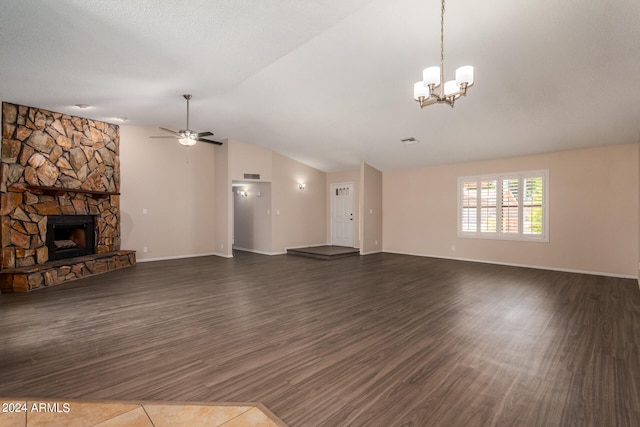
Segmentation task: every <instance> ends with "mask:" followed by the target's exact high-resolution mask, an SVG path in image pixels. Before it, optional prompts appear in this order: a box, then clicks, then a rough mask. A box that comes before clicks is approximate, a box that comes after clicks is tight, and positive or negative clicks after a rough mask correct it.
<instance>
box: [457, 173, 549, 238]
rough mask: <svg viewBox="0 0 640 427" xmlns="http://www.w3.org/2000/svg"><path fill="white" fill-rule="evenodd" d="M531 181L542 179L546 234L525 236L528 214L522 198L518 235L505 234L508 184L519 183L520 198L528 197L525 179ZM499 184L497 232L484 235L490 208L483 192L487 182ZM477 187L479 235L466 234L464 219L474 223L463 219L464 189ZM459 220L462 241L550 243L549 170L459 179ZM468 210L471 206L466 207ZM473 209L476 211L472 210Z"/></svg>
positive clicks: (518, 218)
mask: <svg viewBox="0 0 640 427" xmlns="http://www.w3.org/2000/svg"><path fill="white" fill-rule="evenodd" d="M527 178H542V202H541V204H542V232H541V233H540V234H525V233H524V230H523V228H524V221H523V218H524V211H525V209H524V208H525V207H526V205H525V203H524V201H523V198H522V197H519V198H518V199H519V200H518V203H517V209H518V217H517V221H518V231H517V232H516V233H514V232H504V231H502V221H503V218H502V208H503V203H502V195H503V191H502V185H503V181H504V180H514V179H517V180H518V194H519V195H522V194H524V191H523V189H524V185H525V179H527ZM490 181H495V182H496V201H495V205H496V212H495V224H496V225H495V231H481V229H482V209H481V208H482V207H483V206H489V205H488V204H487V205H483V203H482V202H483V199H482V197H481V196H480V195H481V192H482V183H483V182H490ZM472 182H475V183H476V192H477V197H476V201H475V210H476V211H475V215H476V218H475V231H464V230H463V219H464V220H465V221H468V222H467V223H473V221H469V215H468V213H467V215H463V209H465V206H464V203H463V200H464V192H463V186H464V184H465V183H472ZM457 197H458V201H457V207H458V213H457V220H458V225H457V229H458V237H469V238H477V239H497V240H518V241H527V242H549V170H548V169H542V170H534V171H521V172H510V173H497V174H484V175H473V176H461V177H458V190H457ZM466 208H467V209H469V208H470V206H468V205H467V206H466ZM471 208H473V207H471Z"/></svg>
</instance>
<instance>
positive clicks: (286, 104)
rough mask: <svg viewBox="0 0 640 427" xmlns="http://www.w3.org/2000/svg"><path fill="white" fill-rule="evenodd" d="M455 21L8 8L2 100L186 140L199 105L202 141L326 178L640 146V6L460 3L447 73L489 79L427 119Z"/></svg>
mask: <svg viewBox="0 0 640 427" xmlns="http://www.w3.org/2000/svg"><path fill="white" fill-rule="evenodd" d="M439 25H440V2H439V0H393V1H391V0H318V1H301V0H243V1H234V0H183V1H177V0H175V1H161V0H136V1H125V0H113V1H102V0H58V1H55V2H54V1H43V0H40V1H36V0H7V1H2V2H0V99H1V100H3V101H8V102H14V103H19V104H25V105H30V106H36V107H41V108H47V109H51V110H53V111H58V112H63V113H69V114H73V115H80V116H85V117H89V118H94V119H98V120H104V121H109V122H114V120H113V118H114V117H127V118H128V119H129V120H128V121H127V122H126V123H125V126H126V125H153V126H157V125H160V126H165V127H170V128H174V129H180V128H183V127H184V125H185V101H184V99H183V98H182V94H184V93H191V94H193V99H192V101H191V123H190V125H191V126H190V127H191V128H192V129H194V130H197V131H203V130H212V131H214V132H215V138H218V139H224V138H234V139H239V140H241V141H244V142H248V143H251V144H255V145H259V146H263V147H267V148H271V149H273V150H275V151H277V152H280V153H282V154H285V155H288V156H290V157H293V158H295V159H297V160H300V161H302V162H305V163H307V164H310V165H312V166H315V167H317V168H319V169H321V170H325V171H337V170H343V169H348V168H352V167H355V166H357V165H358V164H359V163H360V162H361V161H365V162H367V163H370V164H371V165H373V166H375V167H377V168H379V169H381V170H383V171H388V170H394V169H401V168H411V167H418V166H423V165H436V164H443V163H453V162H464V161H471V160H480V159H486V158H496V157H506V156H514V155H522V154H531V153H541V152H548V151H556V150H565V149H573V148H581V147H588V146H596V145H604V144H623V143H635V142H638V141H639V137H640V96H638V87H639V86H640V2H639V1H638V0H617V1H613V0H557V1H551V0H541V1H513V0H487V1H482V2H480V1H471V0H449V1H448V2H447V5H446V13H445V35H444V36H445V68H446V70H445V74H446V76H445V77H447V78H453V74H454V70H455V68H457V67H459V66H461V65H473V66H474V67H475V81H476V82H475V84H474V86H473V87H471V88H470V90H469V94H468V95H467V97H463V98H461V99H459V100H458V101H457V103H456V105H455V108H453V109H452V108H450V107H448V106H446V105H432V106H429V107H426V108H425V109H423V110H421V109H420V108H419V106H418V105H417V103H416V102H414V101H413V99H412V90H413V84H414V82H416V81H418V80H420V79H421V76H422V69H423V68H425V67H427V66H429V65H438V63H439V59H440V45H439V44H440V27H439ZM75 104H89V105H91V107H90V108H88V109H86V110H78V109H77V108H74V107H73V106H74V105H75ZM408 137H413V138H416V139H418V140H419V141H420V143H419V144H415V145H411V146H405V145H404V144H402V143H401V142H400V140H401V139H403V138H408ZM157 143H158V144H165V143H174V142H173V141H171V140H157Z"/></svg>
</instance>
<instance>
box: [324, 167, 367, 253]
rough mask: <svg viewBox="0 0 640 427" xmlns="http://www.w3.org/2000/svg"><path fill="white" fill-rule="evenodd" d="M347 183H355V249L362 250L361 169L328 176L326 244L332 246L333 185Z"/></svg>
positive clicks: (332, 173) (333, 173)
mask: <svg viewBox="0 0 640 427" xmlns="http://www.w3.org/2000/svg"><path fill="white" fill-rule="evenodd" d="M347 182H353V190H354V192H355V194H354V195H353V217H354V218H355V223H354V224H353V234H354V236H353V240H354V242H353V247H354V248H360V247H361V240H362V236H361V235H360V232H361V230H360V168H356V169H351V170H347V171H340V172H330V173H328V174H327V184H326V204H327V209H326V213H325V215H326V220H325V221H326V227H327V235H326V242H327V244H331V191H330V189H331V184H340V183H347Z"/></svg>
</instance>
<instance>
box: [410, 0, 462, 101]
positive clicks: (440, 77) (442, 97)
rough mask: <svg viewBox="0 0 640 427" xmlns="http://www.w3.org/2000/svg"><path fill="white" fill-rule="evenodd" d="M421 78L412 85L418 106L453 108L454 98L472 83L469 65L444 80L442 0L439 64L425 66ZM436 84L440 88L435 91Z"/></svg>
mask: <svg viewBox="0 0 640 427" xmlns="http://www.w3.org/2000/svg"><path fill="white" fill-rule="evenodd" d="M422 79H423V80H422V81H419V82H417V83H416V84H414V85H413V99H415V100H416V101H417V102H418V103H419V104H420V108H424V107H425V106H427V105H431V104H436V103H438V104H440V103H446V104H449V105H450V106H451V108H453V104H454V102H455V100H456V99H458V98H460V97H461V96H462V95H466V94H467V88H468V87H469V86H471V85H473V67H472V66H471V65H465V66H464V67H460V68H458V69H457V70H456V79H455V80H449V81H447V82H444V0H442V9H441V14H440V66H439V67H437V66H433V67H428V68H425V69H424V71H423V72H422ZM443 82H444V83H443ZM438 86H439V87H440V90H439V91H437V92H436V88H437V87H438Z"/></svg>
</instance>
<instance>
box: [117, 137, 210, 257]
mask: <svg viewBox="0 0 640 427" xmlns="http://www.w3.org/2000/svg"><path fill="white" fill-rule="evenodd" d="M159 133H160V130H159V129H158V128H157V127H139V126H121V127H120V168H121V170H120V177H121V187H120V191H121V193H122V195H121V197H120V204H121V221H122V223H121V231H122V245H121V247H122V248H123V249H133V250H135V251H137V254H136V256H137V259H138V260H139V261H144V260H150V259H161V258H173V257H181V256H193V255H202V254H210V253H212V252H214V244H213V242H214V222H213V217H214V197H213V191H212V188H213V183H214V173H213V164H214V146H213V145H211V144H197V145H195V146H193V147H183V146H181V145H180V144H178V143H177V142H176V141H174V140H171V139H151V138H149V137H150V136H151V135H158V134H159ZM143 209H146V211H147V213H146V214H144V213H143ZM145 246H146V247H147V248H148V252H146V253H145V252H144V251H143V248H144V247H145Z"/></svg>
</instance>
